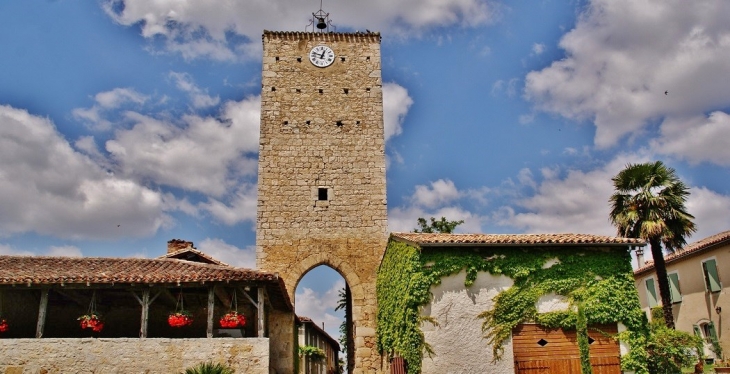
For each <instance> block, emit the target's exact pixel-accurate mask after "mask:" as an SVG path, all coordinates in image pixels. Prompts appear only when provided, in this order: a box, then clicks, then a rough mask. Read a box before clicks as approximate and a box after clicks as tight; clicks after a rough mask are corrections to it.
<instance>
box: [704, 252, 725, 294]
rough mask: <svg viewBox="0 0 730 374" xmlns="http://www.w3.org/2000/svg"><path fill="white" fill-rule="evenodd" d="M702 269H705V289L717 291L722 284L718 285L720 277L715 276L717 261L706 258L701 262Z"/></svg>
mask: <svg viewBox="0 0 730 374" xmlns="http://www.w3.org/2000/svg"><path fill="white" fill-rule="evenodd" d="M702 269H703V270H704V271H705V283H706V284H707V289H708V290H710V292H719V291H720V290H721V289H722V286H721V285H720V277H718V276H717V262H716V261H715V260H714V259H712V260H707V261H705V262H703V263H702Z"/></svg>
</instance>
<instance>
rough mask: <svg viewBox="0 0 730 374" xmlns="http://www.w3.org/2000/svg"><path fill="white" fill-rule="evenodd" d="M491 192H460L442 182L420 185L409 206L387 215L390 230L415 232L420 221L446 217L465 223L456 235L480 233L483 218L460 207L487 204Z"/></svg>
mask: <svg viewBox="0 0 730 374" xmlns="http://www.w3.org/2000/svg"><path fill="white" fill-rule="evenodd" d="M489 191H490V190H489V189H478V190H475V189H468V190H465V191H460V190H459V189H458V188H457V187H456V185H455V184H454V182H452V181H451V180H448V179H446V180H444V179H439V180H437V181H435V182H431V183H430V185H428V186H426V185H418V186H416V187H415V191H414V193H413V195H412V196H411V197H410V198H409V199H408V201H409V203H410V205H408V206H401V207H395V208H392V209H390V210H389V211H388V229H389V230H390V231H396V232H408V231H413V229H415V228H416V222H417V220H418V218H425V219H426V220H428V219H429V218H431V217H434V218H436V219H440V218H441V217H446V219H448V220H450V221H459V220H464V223H463V224H461V225H459V226H458V227H457V228H456V231H457V232H481V223H482V220H483V219H482V217H480V216H479V215H478V214H476V213H473V212H471V211H469V210H467V209H464V208H462V207H461V206H460V205H459V204H460V203H462V202H465V203H469V204H470V206H473V205H474V202H476V203H477V204H482V205H483V204H485V203H486V198H485V195H486V194H487V193H489Z"/></svg>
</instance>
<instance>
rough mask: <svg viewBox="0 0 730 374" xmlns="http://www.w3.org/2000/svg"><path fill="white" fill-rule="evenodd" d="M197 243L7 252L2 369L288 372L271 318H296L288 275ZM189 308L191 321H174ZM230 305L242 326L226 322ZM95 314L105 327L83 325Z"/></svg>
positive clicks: (0, 285) (0, 266) (2, 283)
mask: <svg viewBox="0 0 730 374" xmlns="http://www.w3.org/2000/svg"><path fill="white" fill-rule="evenodd" d="M192 244H193V243H191V242H185V241H181V240H171V241H170V242H169V243H168V253H167V254H166V255H164V256H162V257H160V258H156V259H138V258H92V257H82V258H69V257H34V256H0V274H2V275H1V276H0V317H1V318H0V319H1V320H4V321H6V322H5V323H6V324H7V330H6V331H2V332H0V372H2V373H91V372H96V373H120V374H121V373H160V374H163V373H179V372H182V371H184V370H185V369H186V368H189V367H192V366H195V365H198V364H200V363H203V362H208V361H213V362H216V363H222V364H225V365H227V366H230V367H231V368H233V369H234V370H235V371H236V372H238V373H259V374H268V373H271V372H280V373H284V372H286V371H283V370H281V369H280V367H279V365H280V364H281V361H280V360H279V359H278V357H277V356H275V355H272V354H271V352H272V351H275V349H274V347H275V346H278V345H279V343H280V342H281V341H282V340H281V339H282V337H281V336H277V335H276V331H278V330H277V329H276V328H275V327H273V326H271V325H270V321H271V320H272V318H271V316H272V315H273V314H276V315H291V316H293V315H294V311H293V307H292V304H291V302H290V299H289V296H288V294H287V292H286V289H285V287H284V283H283V281H282V279H281V278H280V277H278V276H277V275H276V274H274V273H266V272H261V271H256V270H250V269H241V268H234V267H231V266H228V265H226V264H224V263H222V262H220V261H218V260H216V259H214V258H212V257H210V256H208V255H206V254H205V253H202V252H200V251H198V250H196V249H195V248H194V247H193V246H192ZM183 310H184V311H186V312H187V313H189V314H188V315H189V317H190V323H189V324H187V325H185V326H173V325H172V323H170V321H169V317H170V315H171V314H172V313H176V312H182V311H183ZM231 311H236V312H237V313H239V314H241V315H243V316H245V318H246V321H245V324H243V325H242V326H241V325H240V324H239V325H238V326H236V327H233V328H231V327H230V326H228V327H224V326H222V325H221V324H220V322H219V321H220V319H221V318H222V317H223V316H224V315H226V314H228V313H229V312H231ZM91 314H94V315H96V316H98V320H99V321H101V322H103V324H104V325H103V328H101V329H99V330H98V331H96V330H91V329H88V328H85V327H83V325H81V324H80V321H79V318H80V316H84V315H91ZM292 328H293V327H292V326H290V329H292ZM284 338H288V336H285V337H284Z"/></svg>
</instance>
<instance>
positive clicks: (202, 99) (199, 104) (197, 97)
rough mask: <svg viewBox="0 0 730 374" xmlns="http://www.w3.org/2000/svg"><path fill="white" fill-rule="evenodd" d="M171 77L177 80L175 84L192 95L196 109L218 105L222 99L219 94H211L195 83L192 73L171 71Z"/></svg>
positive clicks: (191, 99)
mask: <svg viewBox="0 0 730 374" xmlns="http://www.w3.org/2000/svg"><path fill="white" fill-rule="evenodd" d="M170 78H172V79H173V80H174V81H175V85H176V86H177V88H178V89H179V90H180V91H183V92H185V93H187V94H188V95H189V96H190V102H191V105H192V107H193V108H195V109H203V108H209V107H212V106H215V105H218V103H220V101H221V99H220V97H219V96H215V97H213V96H210V95H208V94H207V93H206V92H205V91H204V90H202V89H201V88H200V87H198V86H197V85H195V83H194V82H193V77H191V76H190V74H187V73H177V72H170Z"/></svg>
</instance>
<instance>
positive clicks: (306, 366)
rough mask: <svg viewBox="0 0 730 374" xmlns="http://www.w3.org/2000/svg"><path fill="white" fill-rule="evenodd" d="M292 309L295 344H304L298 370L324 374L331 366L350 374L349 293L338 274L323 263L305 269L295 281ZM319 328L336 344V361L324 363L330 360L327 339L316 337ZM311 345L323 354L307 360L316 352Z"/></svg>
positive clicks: (351, 342)
mask: <svg viewBox="0 0 730 374" xmlns="http://www.w3.org/2000/svg"><path fill="white" fill-rule="evenodd" d="M294 308H295V312H296V314H297V338H296V339H297V344H298V346H299V347H307V348H300V349H298V352H297V354H298V367H299V369H298V373H300V374H320V373H322V374H328V373H330V372H331V371H330V370H332V369H333V366H334V370H335V371H334V372H336V373H340V372H346V373H351V372H352V370H353V369H354V367H355V354H354V334H353V331H354V330H353V322H352V296H351V294H350V287H349V285H348V284H347V281H346V280H345V279H344V278H343V277H342V275H341V274H340V273H338V272H337V271H336V270H334V269H332V268H331V267H329V266H327V265H320V266H317V267H314V268H312V269H311V270H309V271H308V272H307V273H305V274H304V276H302V278H301V280H300V281H299V283H298V284H297V288H296V291H295V296H294ZM322 331H323V332H326V333H327V334H328V335H329V337H330V338H332V339H333V340H335V341H336V342H337V343H338V344H339V352H338V354H337V362H331V361H330V362H329V363H328V362H327V360H331V359H330V357H329V356H330V355H331V352H327V348H328V347H327V346H328V345H331V344H328V343H331V342H328V339H327V338H326V337H322V338H318V337H317V335H321V334H320V333H321V332H322ZM312 347H316V348H319V349H322V350H323V351H324V353H325V354H326V356H327V357H326V358H325V359H323V360H321V359H316V358H315V359H311V358H312V353H311V352H316V350H315V349H314V348H312ZM328 353H330V354H328ZM314 355H315V356H316V354H314ZM305 356H307V357H305ZM339 368H341V369H339Z"/></svg>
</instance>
